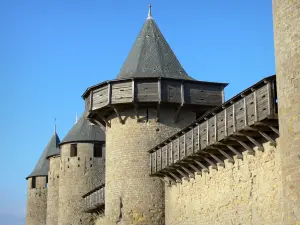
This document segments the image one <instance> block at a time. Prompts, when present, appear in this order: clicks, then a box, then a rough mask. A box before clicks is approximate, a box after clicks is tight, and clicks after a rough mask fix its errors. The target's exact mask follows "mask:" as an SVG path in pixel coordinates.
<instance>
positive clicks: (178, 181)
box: [169, 172, 182, 183]
mask: <svg viewBox="0 0 300 225" xmlns="http://www.w3.org/2000/svg"><path fill="white" fill-rule="evenodd" d="M169 174H170V175H171V176H172V177H174V179H175V180H176V183H182V181H181V179H180V178H179V177H178V176H176V175H175V174H174V173H172V172H169Z"/></svg>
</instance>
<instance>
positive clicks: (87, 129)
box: [60, 113, 105, 145]
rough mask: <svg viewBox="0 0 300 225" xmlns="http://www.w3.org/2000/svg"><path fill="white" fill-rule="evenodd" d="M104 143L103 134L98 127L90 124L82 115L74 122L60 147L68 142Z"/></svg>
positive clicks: (84, 114)
mask: <svg viewBox="0 0 300 225" xmlns="http://www.w3.org/2000/svg"><path fill="white" fill-rule="evenodd" d="M100 141H105V132H104V131H103V129H102V128H101V127H100V126H99V125H94V124H92V123H91V122H90V121H89V120H88V119H87V118H86V113H83V115H82V116H81V118H80V119H79V120H78V121H76V123H75V125H74V126H73V127H72V128H71V130H70V131H69V132H68V134H67V135H66V136H65V138H64V139H63V140H62V141H61V142H60V145H62V144H66V143H70V142H100Z"/></svg>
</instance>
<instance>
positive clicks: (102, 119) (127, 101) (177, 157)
mask: <svg viewBox="0 0 300 225" xmlns="http://www.w3.org/2000/svg"><path fill="white" fill-rule="evenodd" d="M299 15H300V3H298V1H296V0H295V1H286V0H273V17H274V37H275V50H276V51H275V52H276V71H277V75H276V76H275V75H274V76H269V77H266V78H264V79H263V80H261V81H259V82H257V83H256V84H254V85H252V86H251V87H249V88H247V89H245V90H244V91H242V92H241V93H239V94H237V95H236V96H234V97H233V98H231V99H229V100H228V101H226V102H224V87H225V86H226V85H227V84H224V83H212V82H203V81H197V80H194V79H193V78H191V77H190V76H188V75H187V73H186V72H185V71H184V69H183V68H182V66H181V65H180V63H179V61H178V60H177V58H176V56H175V54H174V53H173V51H172V50H171V48H170V46H169V45H168V43H167V41H166V40H165V38H164V37H163V35H162V33H161V32H160V30H159V28H158V26H157V24H156V23H155V21H154V19H153V18H152V15H151V8H150V9H149V13H148V18H147V20H146V22H145V23H144V25H143V27H142V29H141V31H140V33H139V35H138V37H137V38H136V40H135V43H134V45H133V47H132V49H131V51H130V53H129V55H128V57H127V59H126V61H125V63H124V65H123V66H122V68H121V71H120V72H119V74H118V76H117V78H116V79H115V80H111V81H105V82H103V83H100V84H97V85H95V86H92V87H90V88H88V89H87V91H86V92H85V93H84V94H83V98H84V100H85V103H86V105H85V108H86V109H85V113H84V115H83V116H82V117H81V119H80V120H79V121H78V122H77V123H76V124H75V125H74V127H73V128H72V129H71V130H70V132H69V133H68V135H67V136H66V137H65V138H64V139H63V141H62V142H61V143H60V144H58V143H59V139H58V137H57V135H56V132H55V134H54V136H53V137H52V139H51V141H50V142H49V144H48V145H47V147H46V149H45V151H44V153H43V155H42V156H41V158H40V160H39V162H38V163H37V165H36V167H35V169H34V171H33V172H32V173H31V174H30V176H28V177H27V179H28V202H27V218H26V220H27V225H35V224H37V225H44V224H46V223H47V224H53V225H54V224H55V225H67V224H68V225H70V224H72V225H79V224H84V225H90V224H97V225H112V224H117V225H121V224H122V225H128V224H136V225H148V224H149V225H150V224H151V225H152V224H155V225H163V224H167V225H170V224H186V225H198V224H200V223H201V224H207V225H210V224H222V225H223V224H278V225H292V224H298V223H299V221H300V200H299V199H300V194H299V193H300V178H299V177H300V176H299V171H300V170H299V165H300V164H299V163H300V161H299V158H300V157H299V148H300V101H299V99H300V72H299V71H300V70H299V69H300V48H299V46H298V45H300V44H299V43H300V42H298V40H299V41H300V36H299V32H298V31H299V29H300V25H299ZM277 95H278V103H277ZM278 122H279V124H278ZM91 123H93V124H96V125H92V124H91ZM101 126H105V129H106V134H105V135H106V145H107V151H106V152H105V153H104V146H105V145H104V141H105V136H104V132H103V131H102V130H101V128H100V127H101ZM279 128H280V129H279ZM279 130H280V133H279ZM278 137H279V138H278ZM278 140H279V141H278ZM277 144H279V145H277ZM58 145H59V146H60V156H59V149H58V148H57V146H58ZM100 149H101V150H100ZM104 155H105V157H104ZM49 162H50V169H49ZM104 165H105V179H104ZM48 171H49V172H48ZM48 180H49V183H48V188H47V182H48ZM162 181H163V182H162ZM104 191H105V192H104ZM47 196H48V197H47ZM104 196H105V198H104ZM93 213H95V214H94V216H93ZM46 220H47V221H46Z"/></svg>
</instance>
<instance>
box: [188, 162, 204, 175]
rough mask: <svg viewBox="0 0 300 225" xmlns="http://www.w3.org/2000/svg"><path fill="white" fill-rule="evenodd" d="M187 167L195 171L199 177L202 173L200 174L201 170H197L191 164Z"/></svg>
mask: <svg viewBox="0 0 300 225" xmlns="http://www.w3.org/2000/svg"><path fill="white" fill-rule="evenodd" d="M189 166H190V167H191V168H192V169H193V170H194V171H195V173H196V174H197V175H201V174H202V173H201V170H200V169H198V168H197V167H196V166H194V165H193V164H189Z"/></svg>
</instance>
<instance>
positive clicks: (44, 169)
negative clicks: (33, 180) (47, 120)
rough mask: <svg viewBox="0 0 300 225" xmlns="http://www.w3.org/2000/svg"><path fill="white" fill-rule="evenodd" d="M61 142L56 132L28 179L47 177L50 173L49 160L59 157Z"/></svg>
mask: <svg viewBox="0 0 300 225" xmlns="http://www.w3.org/2000/svg"><path fill="white" fill-rule="evenodd" d="M59 142H60V140H59V137H58V135H57V133H56V132H54V134H53V136H52V138H51V139H50V141H49V143H48V144H47V146H46V148H45V150H44V152H43V154H42V155H41V157H40V159H39V161H38V162H37V164H36V166H35V168H34V170H33V172H32V173H31V174H30V175H29V176H28V177H27V178H26V179H28V178H29V177H37V176H47V175H48V171H49V160H48V158H49V157H51V156H54V155H59V154H60V150H59V147H58V144H59Z"/></svg>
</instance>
